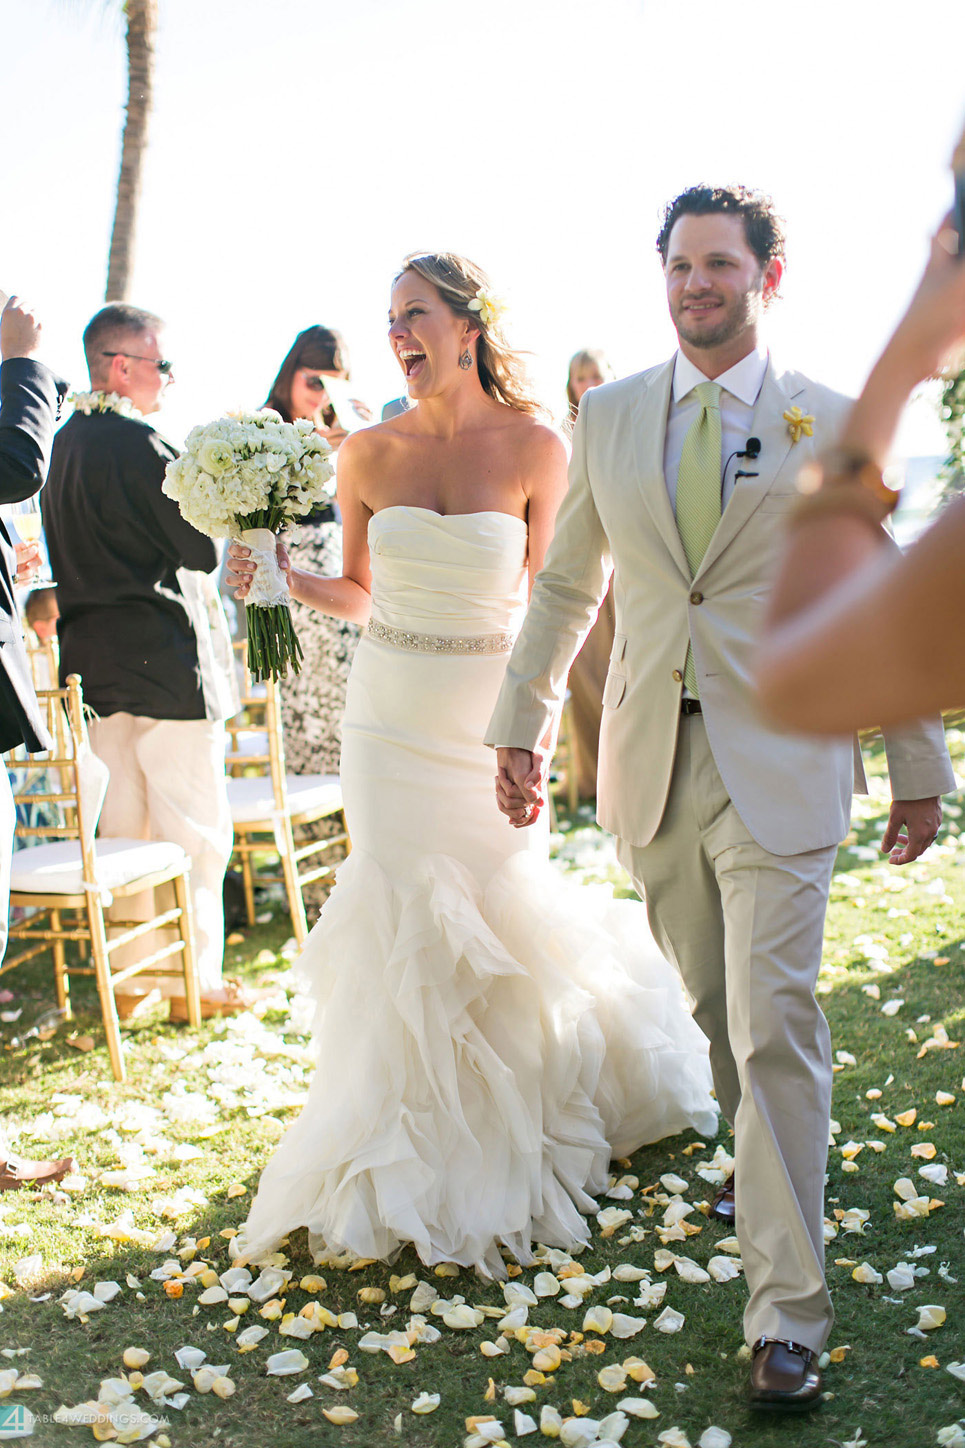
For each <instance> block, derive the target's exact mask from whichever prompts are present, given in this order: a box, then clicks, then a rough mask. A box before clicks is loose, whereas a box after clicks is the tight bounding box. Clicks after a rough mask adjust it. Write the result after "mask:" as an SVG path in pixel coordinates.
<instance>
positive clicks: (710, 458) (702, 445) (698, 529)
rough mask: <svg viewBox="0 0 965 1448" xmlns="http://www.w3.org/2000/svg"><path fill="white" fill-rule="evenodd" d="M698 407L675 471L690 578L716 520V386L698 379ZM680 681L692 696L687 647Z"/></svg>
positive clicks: (718, 450) (690, 657) (691, 654)
mask: <svg viewBox="0 0 965 1448" xmlns="http://www.w3.org/2000/svg"><path fill="white" fill-rule="evenodd" d="M694 391H695V392H696V394H697V400H698V401H699V403H700V411H699V412H698V414H697V416H696V417H695V418H694V420H693V422H692V423H691V424H690V430H689V432H688V433H687V436H686V437H685V438H684V446H683V452H682V453H681V454H680V469H679V471H678V473H677V531H678V533H679V534H680V541H681V543H683V545H684V552H685V553H686V555H687V562H688V564H689V565H690V576H691V578H693V576H694V574H695V573H696V572H697V569H698V568H699V567H700V565H701V562H702V561H703V557H704V554H705V553H706V552H707V545H708V543H709V542H710V540H711V538H712V537H713V536H714V530H715V529H716V527H717V524H718V523H719V522H720V459H721V446H720V386H719V385H718V383H716V382H699V383H698V384H697V386H696V387H695V388H694ZM684 684H685V685H686V686H687V688H688V689H689V690H690V692H691V693H692V694H693V695H694V696H695V697H696V696H697V693H698V690H697V674H696V671H695V669H694V651H693V649H692V648H690V647H689V645H688V648H687V663H686V665H685V667H684Z"/></svg>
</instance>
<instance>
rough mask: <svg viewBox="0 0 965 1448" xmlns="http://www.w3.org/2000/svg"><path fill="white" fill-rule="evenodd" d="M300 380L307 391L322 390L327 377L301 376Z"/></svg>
mask: <svg viewBox="0 0 965 1448" xmlns="http://www.w3.org/2000/svg"><path fill="white" fill-rule="evenodd" d="M302 381H303V382H304V384H305V386H306V387H307V388H308V390H309V392H324V391H325V384H326V382H327V381H328V379H327V378H326V377H303V378H302Z"/></svg>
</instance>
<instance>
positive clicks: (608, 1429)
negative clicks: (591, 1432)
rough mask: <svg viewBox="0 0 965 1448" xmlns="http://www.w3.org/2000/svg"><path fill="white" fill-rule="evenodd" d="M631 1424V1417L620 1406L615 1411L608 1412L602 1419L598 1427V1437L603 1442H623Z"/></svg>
mask: <svg viewBox="0 0 965 1448" xmlns="http://www.w3.org/2000/svg"><path fill="white" fill-rule="evenodd" d="M629 1426H630V1419H629V1418H628V1417H626V1415H625V1414H624V1413H623V1412H621V1411H620V1409H619V1408H618V1409H617V1410H616V1412H615V1413H608V1414H607V1416H606V1417H605V1418H601V1419H600V1426H599V1427H598V1428H597V1430H596V1432H597V1437H598V1439H599V1441H600V1442H601V1443H602V1442H604V1440H605V1441H607V1442H612V1443H619V1442H621V1440H622V1438H623V1435H624V1433H625V1432H626V1431H627V1429H628V1428H629Z"/></svg>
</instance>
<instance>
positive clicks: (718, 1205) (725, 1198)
mask: <svg viewBox="0 0 965 1448" xmlns="http://www.w3.org/2000/svg"><path fill="white" fill-rule="evenodd" d="M710 1215H711V1216H712V1217H716V1218H717V1220H718V1222H726V1223H727V1225H728V1226H729V1227H732V1226H733V1225H734V1217H735V1216H736V1210H735V1207H734V1173H733V1172H731V1174H730V1176H729V1177H728V1178H727V1180H726V1181H725V1182H724V1184H723V1186H722V1187H721V1188H720V1190H719V1191H718V1193H717V1195H716V1196H715V1197H714V1200H713V1201H712V1202H711V1204H710Z"/></svg>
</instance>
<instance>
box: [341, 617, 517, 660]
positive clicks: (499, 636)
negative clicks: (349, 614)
mask: <svg viewBox="0 0 965 1448" xmlns="http://www.w3.org/2000/svg"><path fill="white" fill-rule="evenodd" d="M365 632H366V633H367V634H368V636H369V638H372V639H378V640H379V642H380V643H383V644H389V645H390V646H391V647H392V648H394V649H405V650H406V651H407V652H408V653H412V654H508V653H509V652H510V650H511V649H512V647H513V644H514V643H515V642H516V640H515V638H514V637H513V635H512V634H504V633H494V634H476V635H470V636H469V637H462V638H460V637H458V636H453V635H452V634H422V633H410V632H409V630H408V629H404V628H390V627H389V625H388V624H385V623H379V621H378V619H374V618H373V619H370V620H369V623H368V627H367V628H366V630H365Z"/></svg>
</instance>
